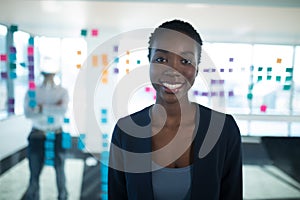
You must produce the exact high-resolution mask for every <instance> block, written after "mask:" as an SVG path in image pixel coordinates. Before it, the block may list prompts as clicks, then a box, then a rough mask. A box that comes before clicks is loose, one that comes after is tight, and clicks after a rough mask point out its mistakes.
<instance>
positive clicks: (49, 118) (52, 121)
mask: <svg viewBox="0 0 300 200" xmlns="http://www.w3.org/2000/svg"><path fill="white" fill-rule="evenodd" d="M47 123H48V124H53V123H54V117H53V116H48V118H47Z"/></svg>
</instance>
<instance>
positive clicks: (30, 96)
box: [28, 90, 36, 98]
mask: <svg viewBox="0 0 300 200" xmlns="http://www.w3.org/2000/svg"><path fill="white" fill-rule="evenodd" d="M28 96H29V98H35V96H36V93H35V91H34V90H29V91H28Z"/></svg>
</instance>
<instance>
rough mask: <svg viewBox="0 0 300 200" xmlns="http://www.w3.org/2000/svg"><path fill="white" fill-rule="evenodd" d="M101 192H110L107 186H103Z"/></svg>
mask: <svg viewBox="0 0 300 200" xmlns="http://www.w3.org/2000/svg"><path fill="white" fill-rule="evenodd" d="M101 192H108V187H107V184H101Z"/></svg>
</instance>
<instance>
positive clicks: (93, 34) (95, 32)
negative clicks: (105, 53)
mask: <svg viewBox="0 0 300 200" xmlns="http://www.w3.org/2000/svg"><path fill="white" fill-rule="evenodd" d="M92 36H94V37H96V36H98V30H97V29H92Z"/></svg>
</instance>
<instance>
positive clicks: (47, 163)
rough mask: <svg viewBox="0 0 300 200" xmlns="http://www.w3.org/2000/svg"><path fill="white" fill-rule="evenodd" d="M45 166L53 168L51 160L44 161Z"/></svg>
mask: <svg viewBox="0 0 300 200" xmlns="http://www.w3.org/2000/svg"><path fill="white" fill-rule="evenodd" d="M44 163H45V165H48V166H54V160H52V159H45V162H44Z"/></svg>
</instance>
